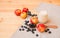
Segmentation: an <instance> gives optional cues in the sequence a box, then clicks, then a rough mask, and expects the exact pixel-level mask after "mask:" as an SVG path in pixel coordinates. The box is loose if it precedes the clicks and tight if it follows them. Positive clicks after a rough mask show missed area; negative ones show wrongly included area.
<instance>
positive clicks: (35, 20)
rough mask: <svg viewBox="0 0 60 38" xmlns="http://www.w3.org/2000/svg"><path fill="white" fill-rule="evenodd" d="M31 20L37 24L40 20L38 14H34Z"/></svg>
mask: <svg viewBox="0 0 60 38" xmlns="http://www.w3.org/2000/svg"><path fill="white" fill-rule="evenodd" d="M30 22H31V23H32V24H37V23H38V22H39V21H38V18H37V17H36V16H33V17H32V18H31V19H30Z"/></svg>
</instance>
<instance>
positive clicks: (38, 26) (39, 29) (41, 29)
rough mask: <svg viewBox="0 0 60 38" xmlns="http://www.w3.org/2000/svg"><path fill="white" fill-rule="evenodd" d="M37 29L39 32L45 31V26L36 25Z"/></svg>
mask: <svg viewBox="0 0 60 38" xmlns="http://www.w3.org/2000/svg"><path fill="white" fill-rule="evenodd" d="M37 29H38V31H39V32H44V31H45V29H46V26H45V25H44V24H40V23H39V24H37Z"/></svg>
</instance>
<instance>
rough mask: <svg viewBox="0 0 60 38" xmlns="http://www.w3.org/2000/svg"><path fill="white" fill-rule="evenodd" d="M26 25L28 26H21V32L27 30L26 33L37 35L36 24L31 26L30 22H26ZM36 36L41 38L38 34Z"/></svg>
mask: <svg viewBox="0 0 60 38" xmlns="http://www.w3.org/2000/svg"><path fill="white" fill-rule="evenodd" d="M25 25H26V26H23V25H22V26H21V28H22V29H21V28H20V29H19V31H24V30H25V29H27V30H26V31H27V32H32V34H35V31H36V28H35V27H36V25H35V24H29V21H27V20H26V21H25ZM36 36H39V35H38V34H36Z"/></svg>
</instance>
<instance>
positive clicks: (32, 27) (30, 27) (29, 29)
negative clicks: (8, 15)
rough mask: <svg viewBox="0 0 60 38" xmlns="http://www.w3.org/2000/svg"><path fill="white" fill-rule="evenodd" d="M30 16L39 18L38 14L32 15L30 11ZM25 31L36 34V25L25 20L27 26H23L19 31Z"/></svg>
mask: <svg viewBox="0 0 60 38" xmlns="http://www.w3.org/2000/svg"><path fill="white" fill-rule="evenodd" d="M28 15H29V16H37V15H36V14H31V12H30V11H28ZM25 29H26V31H27V32H32V34H35V31H36V25H35V24H31V23H29V21H27V20H25V26H23V25H22V26H21V28H20V29H19V31H25ZM48 31H49V29H46V30H45V32H48ZM49 33H51V31H49ZM36 36H37V37H38V36H39V35H38V34H36Z"/></svg>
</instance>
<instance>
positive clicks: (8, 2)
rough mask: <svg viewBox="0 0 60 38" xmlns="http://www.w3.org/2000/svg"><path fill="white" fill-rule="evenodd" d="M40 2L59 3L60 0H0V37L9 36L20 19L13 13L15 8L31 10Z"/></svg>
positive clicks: (5, 37)
mask: <svg viewBox="0 0 60 38" xmlns="http://www.w3.org/2000/svg"><path fill="white" fill-rule="evenodd" d="M41 2H45V3H52V4H55V5H60V0H0V38H11V36H12V35H13V34H14V33H15V31H16V30H17V28H18V27H19V26H20V25H21V21H22V19H21V18H20V17H17V16H16V15H15V14H14V10H15V9H18V8H19V9H22V8H24V7H27V8H29V9H30V10H31V11H32V12H33V11H34V8H36V7H37V6H38V5H39V4H40V3H41Z"/></svg>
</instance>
